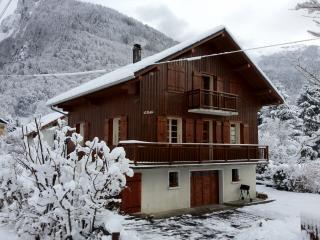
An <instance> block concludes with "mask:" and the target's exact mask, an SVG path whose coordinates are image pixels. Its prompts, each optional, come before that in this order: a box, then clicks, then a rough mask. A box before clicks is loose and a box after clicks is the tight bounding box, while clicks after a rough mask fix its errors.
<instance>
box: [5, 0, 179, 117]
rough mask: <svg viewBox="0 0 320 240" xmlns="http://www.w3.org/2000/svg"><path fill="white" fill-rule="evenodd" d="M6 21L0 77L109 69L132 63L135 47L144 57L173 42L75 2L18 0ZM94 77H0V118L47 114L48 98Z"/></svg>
mask: <svg viewBox="0 0 320 240" xmlns="http://www.w3.org/2000/svg"><path fill="white" fill-rule="evenodd" d="M10 22H12V23H14V24H11V25H10V26H9V27H8V24H6V21H3V23H2V26H1V27H0V30H2V31H4V30H5V31H12V34H11V36H10V37H9V38H7V39H4V40H3V41H2V42H0V74H39V73H41V74H43V73H55V72H75V71H88V70H95V69H106V70H113V69H115V68H117V67H119V66H122V65H125V64H128V63H130V62H131V61H132V56H131V52H132V50H131V49H132V46H133V44H134V43H140V44H141V45H142V47H143V57H145V56H148V55H151V54H153V53H156V52H159V51H161V50H163V49H165V48H168V47H170V46H172V45H174V44H175V43H176V42H175V41H173V40H172V39H170V38H168V37H166V36H165V35H164V34H162V33H160V32H158V31H156V30H155V29H152V28H151V27H148V26H146V25H144V24H142V23H140V22H138V21H136V20H134V19H133V18H129V17H127V16H125V15H123V14H121V13H119V12H117V11H115V10H112V9H110V8H106V7H102V6H99V5H94V4H90V3H84V2H78V1H76V0H27V1H19V3H18V7H17V9H16V12H15V14H14V15H13V16H11V19H10ZM4 24H6V25H4ZM100 75H101V74H100ZM97 76H99V74H90V75H82V76H67V77H60V76H59V77H57V76H55V77H52V76H47V77H36V78H35V77H27V76H24V77H21V76H6V77H0V94H1V95H0V108H1V109H3V111H2V112H1V113H0V114H1V115H2V116H12V117H29V116H31V115H33V114H34V113H44V112H47V111H48V109H46V108H45V107H44V102H45V101H46V100H47V99H48V98H50V97H52V96H54V95H55V94H57V93H60V92H62V91H65V90H67V89H69V88H71V87H74V86H76V85H79V84H80V83H82V82H85V81H88V80H90V79H92V78H94V77H97Z"/></svg>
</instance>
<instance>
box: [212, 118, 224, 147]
mask: <svg viewBox="0 0 320 240" xmlns="http://www.w3.org/2000/svg"><path fill="white" fill-rule="evenodd" d="M213 128H214V131H213V141H214V142H215V143H222V126H221V122H220V121H215V122H214V127H213Z"/></svg>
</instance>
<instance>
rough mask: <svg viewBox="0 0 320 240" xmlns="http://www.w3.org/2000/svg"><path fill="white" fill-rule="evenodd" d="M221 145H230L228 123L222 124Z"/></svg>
mask: <svg viewBox="0 0 320 240" xmlns="http://www.w3.org/2000/svg"><path fill="white" fill-rule="evenodd" d="M223 143H230V123H229V122H227V121H225V122H223Z"/></svg>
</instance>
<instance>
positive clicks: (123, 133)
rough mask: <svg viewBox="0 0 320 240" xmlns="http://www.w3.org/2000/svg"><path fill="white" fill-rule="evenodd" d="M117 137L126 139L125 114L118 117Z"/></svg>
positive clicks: (126, 124)
mask: <svg viewBox="0 0 320 240" xmlns="http://www.w3.org/2000/svg"><path fill="white" fill-rule="evenodd" d="M119 137H120V140H127V139H128V117H127V116H121V117H120V133H119Z"/></svg>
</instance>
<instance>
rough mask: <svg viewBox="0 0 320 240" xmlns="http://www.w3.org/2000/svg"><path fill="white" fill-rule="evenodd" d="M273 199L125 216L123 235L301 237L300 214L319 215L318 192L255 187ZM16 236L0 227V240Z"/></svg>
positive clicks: (242, 239)
mask: <svg viewBox="0 0 320 240" xmlns="http://www.w3.org/2000/svg"><path fill="white" fill-rule="evenodd" d="M257 189H258V191H259V192H265V193H267V194H268V195H269V197H270V198H272V199H276V201H274V202H272V203H268V204H262V205H255V206H249V207H244V208H239V209H237V210H228V211H222V212H217V213H210V214H205V215H201V216H191V215H184V216H181V217H172V218H169V219H162V220H155V221H154V222H153V223H151V222H149V221H146V220H141V219H139V220H137V219H127V220H126V221H125V229H126V230H127V234H126V235H129V236H130V235H131V236H132V235H138V237H139V238H140V239H142V240H149V239H150V240H151V239H154V240H161V239H169V240H170V239H172V240H173V239H237V240H262V239H264V240H269V239H270V240H274V239H286V240H301V239H302V235H301V231H300V213H301V212H313V213H317V212H318V213H319V214H320V195H317V194H309V193H293V192H285V191H277V190H275V189H272V188H267V187H264V186H257ZM6 239H18V238H17V237H15V235H14V234H13V233H12V232H11V231H6V230H4V229H2V230H1V231H0V240H6Z"/></svg>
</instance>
